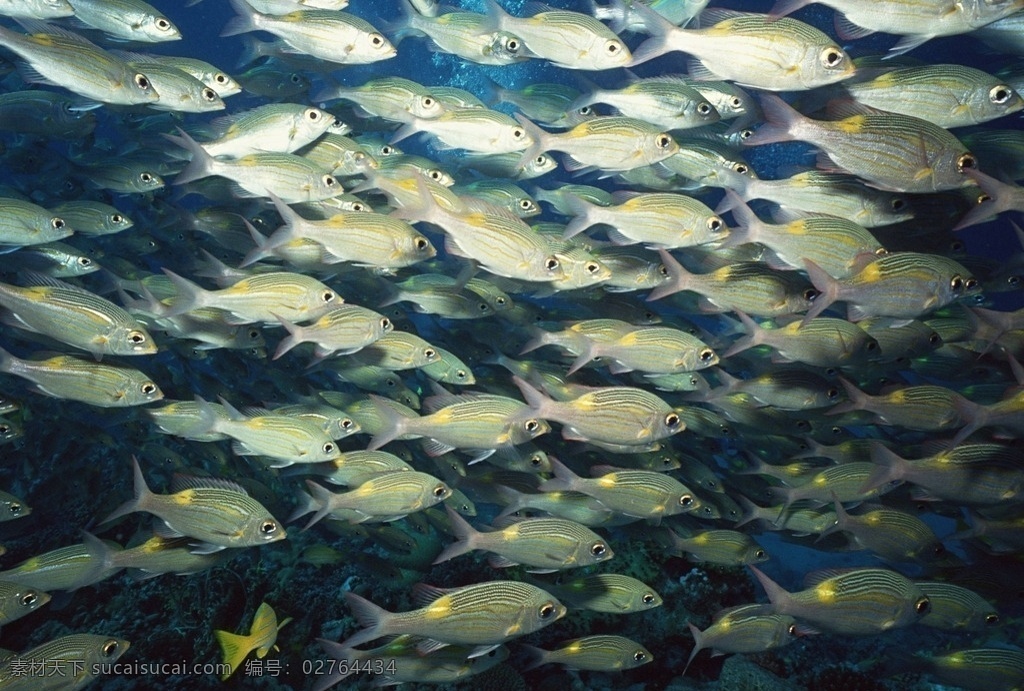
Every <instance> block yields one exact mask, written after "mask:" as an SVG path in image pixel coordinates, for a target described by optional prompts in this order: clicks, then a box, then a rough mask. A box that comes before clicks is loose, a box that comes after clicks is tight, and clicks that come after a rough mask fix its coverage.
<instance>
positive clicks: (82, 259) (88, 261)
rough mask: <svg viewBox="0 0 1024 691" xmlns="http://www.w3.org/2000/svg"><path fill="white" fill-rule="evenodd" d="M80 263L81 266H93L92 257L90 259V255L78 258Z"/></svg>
mask: <svg viewBox="0 0 1024 691" xmlns="http://www.w3.org/2000/svg"><path fill="white" fill-rule="evenodd" d="M78 265H79V266H92V259H89V257H79V258H78Z"/></svg>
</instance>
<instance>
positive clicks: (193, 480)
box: [171, 473, 249, 496]
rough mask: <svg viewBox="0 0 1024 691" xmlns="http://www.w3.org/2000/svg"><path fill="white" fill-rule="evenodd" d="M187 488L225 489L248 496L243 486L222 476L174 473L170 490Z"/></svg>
mask: <svg viewBox="0 0 1024 691" xmlns="http://www.w3.org/2000/svg"><path fill="white" fill-rule="evenodd" d="M188 489H226V490H230V491H232V492H241V493H242V494H244V495H246V496H249V493H248V492H246V491H245V488H244V487H242V486H241V485H239V484H238V483H236V482H233V481H231V480H226V479H224V478H222V477H197V476H195V475H183V474H181V473H175V474H174V477H173V478H172V479H171V491H172V492H174V493H177V492H183V491H185V490H188Z"/></svg>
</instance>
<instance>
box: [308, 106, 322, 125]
mask: <svg viewBox="0 0 1024 691" xmlns="http://www.w3.org/2000/svg"><path fill="white" fill-rule="evenodd" d="M306 119H307V120H309V121H310V122H316V121H317V120H319V119H320V111H319V110H318V109H316V108H307V109H306Z"/></svg>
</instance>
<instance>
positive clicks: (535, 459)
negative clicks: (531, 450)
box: [530, 454, 544, 468]
mask: <svg viewBox="0 0 1024 691" xmlns="http://www.w3.org/2000/svg"><path fill="white" fill-rule="evenodd" d="M543 460H544V459H542V458H541V457H540V455H539V454H533V455H532V456H530V465H532V466H533V467H534V468H538V467H540V465H541V463H543Z"/></svg>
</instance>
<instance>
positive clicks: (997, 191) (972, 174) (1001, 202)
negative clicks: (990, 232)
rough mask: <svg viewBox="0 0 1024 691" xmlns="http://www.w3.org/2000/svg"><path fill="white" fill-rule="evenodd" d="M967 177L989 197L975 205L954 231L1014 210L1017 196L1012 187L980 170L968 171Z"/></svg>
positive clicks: (954, 227)
mask: <svg viewBox="0 0 1024 691" xmlns="http://www.w3.org/2000/svg"><path fill="white" fill-rule="evenodd" d="M967 176H968V177H969V178H971V180H973V181H974V184H975V185H977V186H978V187H980V188H981V191H982V192H984V193H985V194H986V195H987V196H988V199H986V200H985V201H979V202H978V203H977V204H975V205H974V208H972V209H971V210H970V211H968V212H967V213H966V214H964V217H963V218H961V219H960V221H959V222H958V223H957V224H956V225H955V226H953V230H954V231H956V230H962V229H964V228H969V227H970V226H973V225H977V224H978V223H982V222H984V221H986V220H988V219H991V218H994V217H995V216H996V215H997V214H1001V213H1002V212H1004V211H1009V210H1010V209H1012V208H1013V197H1014V196H1015V195H1014V189H1013V187H1012V186H1011V185H1007V184H1006V183H1005V182H1003V181H1001V180H996V179H995V178H993V177H989V176H988V175H985V174H984V173H982V172H981V171H978V170H969V171H967Z"/></svg>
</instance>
